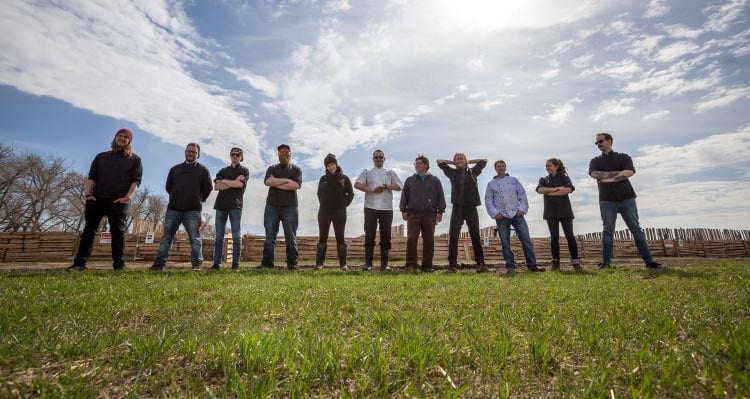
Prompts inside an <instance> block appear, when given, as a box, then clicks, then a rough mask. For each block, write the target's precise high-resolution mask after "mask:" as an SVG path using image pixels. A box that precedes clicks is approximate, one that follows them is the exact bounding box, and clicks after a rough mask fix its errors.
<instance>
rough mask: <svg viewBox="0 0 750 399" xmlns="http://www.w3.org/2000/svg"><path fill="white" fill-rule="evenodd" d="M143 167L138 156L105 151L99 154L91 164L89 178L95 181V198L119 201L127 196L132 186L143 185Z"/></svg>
mask: <svg viewBox="0 0 750 399" xmlns="http://www.w3.org/2000/svg"><path fill="white" fill-rule="evenodd" d="M142 176H143V165H142V164H141V158H140V157H139V156H138V155H135V154H132V155H130V156H127V157H126V156H125V155H123V154H122V153H119V152H118V153H113V152H112V151H105V152H102V153H99V154H97V156H96V157H94V160H93V161H92V162H91V168H89V176H88V178H89V179H91V180H93V181H95V182H96V184H94V192H93V194H94V197H96V198H97V199H99V198H107V199H117V198H122V197H124V196H125V195H127V193H128V190H130V185H131V184H133V183H136V185H140V184H141V177H142Z"/></svg>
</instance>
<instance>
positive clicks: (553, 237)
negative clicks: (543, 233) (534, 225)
mask: <svg viewBox="0 0 750 399" xmlns="http://www.w3.org/2000/svg"><path fill="white" fill-rule="evenodd" d="M560 225H562V228H563V233H565V239H566V240H567V241H568V251H569V252H570V259H578V243H577V242H576V236H575V235H573V219H572V218H563V219H547V227H549V239H550V240H549V241H550V249H551V252H552V259H553V260H560Z"/></svg>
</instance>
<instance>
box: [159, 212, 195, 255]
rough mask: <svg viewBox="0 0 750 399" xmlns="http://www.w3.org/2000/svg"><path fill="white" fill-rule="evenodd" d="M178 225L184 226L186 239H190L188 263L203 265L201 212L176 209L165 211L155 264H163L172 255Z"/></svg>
mask: <svg viewBox="0 0 750 399" xmlns="http://www.w3.org/2000/svg"><path fill="white" fill-rule="evenodd" d="M180 224H182V225H183V226H185V231H187V234H188V239H190V263H191V264H192V265H193V266H195V265H200V264H202V263H203V238H201V230H200V226H201V212H200V211H178V210H176V209H167V213H166V214H165V215H164V232H163V233H162V235H161V241H159V252H157V253H156V261H155V263H159V264H162V265H163V264H165V263H167V259H169V256H170V255H171V254H172V244H173V243H174V239H175V235H176V234H177V230H178V229H179V228H180Z"/></svg>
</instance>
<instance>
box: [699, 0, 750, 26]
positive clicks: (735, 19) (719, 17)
mask: <svg viewBox="0 0 750 399" xmlns="http://www.w3.org/2000/svg"><path fill="white" fill-rule="evenodd" d="M747 2H748V0H730V1H729V2H728V3H726V4H724V5H721V6H717V5H710V6H708V7H706V8H705V9H703V12H705V13H711V14H710V15H709V16H708V22H706V25H705V27H706V29H709V30H712V31H715V32H724V31H725V30H727V29H729V27H730V26H731V25H733V24H736V23H740V22H742V14H743V12H744V11H745V10H747Z"/></svg>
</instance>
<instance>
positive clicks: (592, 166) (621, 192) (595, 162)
mask: <svg viewBox="0 0 750 399" xmlns="http://www.w3.org/2000/svg"><path fill="white" fill-rule="evenodd" d="M622 170H632V171H633V173H635V167H634V166H633V159H631V158H630V155H628V154H625V153H623V152H614V151H610V152H609V154H605V153H601V154H599V155H598V156H596V157H594V158H591V162H589V174H591V172H593V171H600V172H614V171H622ZM596 183H597V185H598V186H599V201H624V200H626V199H631V198H635V190H634V189H633V185H631V184H630V179H625V180H623V181H618V182H614V183H600V182H598V181H597V182H596Z"/></svg>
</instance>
